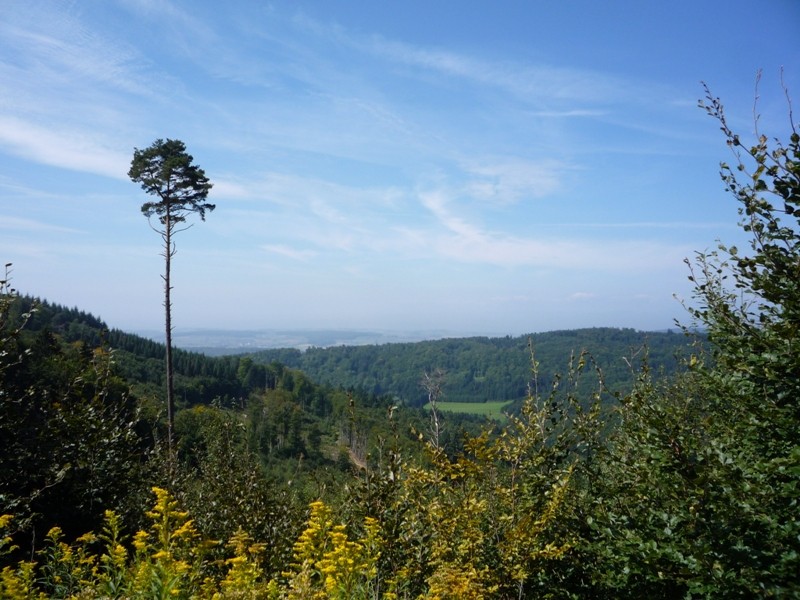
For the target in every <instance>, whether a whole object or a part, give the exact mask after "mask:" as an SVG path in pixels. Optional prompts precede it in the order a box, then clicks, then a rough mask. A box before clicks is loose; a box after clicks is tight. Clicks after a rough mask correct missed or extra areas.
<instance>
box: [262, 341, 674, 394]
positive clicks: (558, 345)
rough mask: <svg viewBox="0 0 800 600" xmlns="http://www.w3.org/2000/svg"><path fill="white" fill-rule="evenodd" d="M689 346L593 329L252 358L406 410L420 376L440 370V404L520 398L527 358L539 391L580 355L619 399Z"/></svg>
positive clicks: (669, 367)
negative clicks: (642, 375) (645, 370)
mask: <svg viewBox="0 0 800 600" xmlns="http://www.w3.org/2000/svg"><path fill="white" fill-rule="evenodd" d="M689 344H690V340H689V339H688V338H687V336H686V335H685V334H684V333H683V332H680V331H678V332H642V331H636V330H634V329H614V328H592V329H578V330H570V331H554V332H547V333H536V334H532V335H526V336H518V337H511V336H507V337H499V338H489V337H471V338H453V339H442V340H433V341H423V342H413V343H398V344H382V345H363V346H336V347H331V348H309V349H307V350H305V351H300V350H296V349H276V350H262V351H260V352H256V353H254V354H252V355H251V357H252V359H253V360H254V361H256V362H260V363H269V362H273V361H277V362H280V363H282V364H285V365H287V366H289V367H292V368H295V369H300V370H301V371H303V372H304V373H306V374H307V375H308V376H309V377H311V378H312V379H313V380H315V381H318V382H320V383H325V384H329V385H333V386H340V387H345V388H359V389H363V390H365V391H367V392H369V393H373V394H378V395H391V396H393V397H394V398H395V399H396V401H397V402H399V403H402V404H404V405H407V406H423V405H424V404H425V403H426V402H427V401H428V397H427V394H426V392H425V390H424V389H423V387H422V386H421V385H420V380H421V377H422V374H423V373H426V372H427V373H432V372H434V371H435V370H437V369H441V370H443V371H444V378H443V383H442V398H441V399H442V400H444V401H453V402H487V401H498V400H521V399H523V398H525V396H526V395H527V393H528V391H529V386H530V385H531V383H532V382H533V380H534V376H533V373H532V362H531V360H532V358H533V359H535V361H536V362H537V363H538V364H539V368H538V374H537V379H538V385H539V387H540V389H542V390H546V389H548V388H550V387H551V386H552V385H553V383H554V378H555V377H556V376H557V374H558V373H560V372H562V371H563V370H564V369H565V368H566V365H568V364H569V362H570V359H571V357H573V356H575V355H577V354H578V353H580V352H581V351H586V352H587V353H588V356H589V357H591V360H593V362H594V363H595V364H596V365H597V367H598V368H599V369H601V370H602V374H603V382H604V385H605V386H606V387H607V388H608V390H610V391H612V392H613V391H617V392H620V393H622V392H625V391H628V390H630V388H631V386H632V385H633V383H634V381H635V380H636V377H637V374H638V373H639V371H640V368H641V367H642V365H644V364H647V365H648V367H649V368H650V369H652V370H653V371H654V372H657V373H661V374H663V375H665V376H670V375H673V374H674V373H676V372H677V370H678V368H679V365H680V361H681V358H682V357H683V358H685V355H686V354H687V348H688V346H689ZM532 353H533V356H532ZM582 385H584V389H582V391H583V392H585V393H587V394H588V393H589V392H591V386H592V385H594V384H590V383H589V382H588V381H585V382H583V383H582Z"/></svg>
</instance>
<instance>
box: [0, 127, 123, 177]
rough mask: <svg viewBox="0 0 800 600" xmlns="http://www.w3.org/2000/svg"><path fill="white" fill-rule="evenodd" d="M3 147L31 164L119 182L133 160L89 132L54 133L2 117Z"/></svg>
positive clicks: (0, 142) (46, 128) (50, 130)
mask: <svg viewBox="0 0 800 600" xmlns="http://www.w3.org/2000/svg"><path fill="white" fill-rule="evenodd" d="M0 146H5V147H6V149H8V150H9V151H11V152H12V153H13V154H16V155H18V156H22V157H24V158H27V159H29V160H32V161H35V162H38V163H42V164H46V165H53V166H56V167H61V168H64V169H72V170H75V171H83V172H88V173H96V174H98V175H105V176H107V177H113V178H116V179H124V178H126V177H127V172H128V166H129V164H130V157H129V156H128V155H126V154H123V153H122V152H120V151H118V150H117V148H116V147H110V146H109V145H107V144H106V143H105V142H104V141H103V140H101V139H98V138H96V137H93V136H92V134H90V133H89V132H88V131H87V130H84V129H80V130H73V131H68V130H66V129H61V130H53V129H51V128H49V127H44V126H41V125H38V124H35V123H33V122H31V121H26V120H23V119H19V118H16V117H10V116H3V115H0Z"/></svg>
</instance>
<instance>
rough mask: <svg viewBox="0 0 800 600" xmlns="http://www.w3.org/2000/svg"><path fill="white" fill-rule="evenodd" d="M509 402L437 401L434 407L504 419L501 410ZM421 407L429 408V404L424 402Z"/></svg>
mask: <svg viewBox="0 0 800 600" xmlns="http://www.w3.org/2000/svg"><path fill="white" fill-rule="evenodd" d="M509 404H511V401H510V400H504V401H500V402H437V403H436V408H437V409H439V410H440V411H442V412H456V413H467V414H471V415H482V416H485V417H488V418H490V419H496V420H498V421H505V420H506V415H505V414H504V413H503V411H504V410H505V409H506V407H507V406H508V405H509ZM423 408H424V409H425V410H429V409H430V404H426V405H425V406H424V407H423Z"/></svg>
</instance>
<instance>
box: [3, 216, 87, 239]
mask: <svg viewBox="0 0 800 600" xmlns="http://www.w3.org/2000/svg"><path fill="white" fill-rule="evenodd" d="M0 229H5V230H8V231H14V232H16V233H24V232H29V233H33V232H35V233H47V232H50V233H56V232H57V233H79V234H80V233H85V232H83V231H81V230H79V229H73V228H71V227H61V226H60V225H53V224H51V223H44V222H42V221H36V220H33V219H25V218H20V217H10V216H8V215H0Z"/></svg>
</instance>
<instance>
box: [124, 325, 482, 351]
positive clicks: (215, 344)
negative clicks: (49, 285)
mask: <svg viewBox="0 0 800 600" xmlns="http://www.w3.org/2000/svg"><path fill="white" fill-rule="evenodd" d="M135 333H137V334H138V335H141V336H143V337H146V338H149V339H151V340H154V341H156V342H159V343H163V342H164V332H163V331H156V330H152V329H151V330H141V331H136V332H135ZM471 335H475V334H474V333H461V332H459V333H458V334H456V333H453V332H448V331H411V332H400V331H358V330H349V329H259V330H255V329H250V330H228V329H176V330H175V332H174V333H173V335H172V342H173V345H174V346H175V347H177V348H182V349H184V350H192V351H197V352H203V353H205V354H209V355H222V354H237V353H241V352H254V351H257V350H266V349H271V348H296V349H298V350H306V349H308V348H330V347H333V346H366V345H370V344H394V343H403V342H420V341H425V340H437V339H442V338H449V337H468V336H471ZM482 335H486V334H482Z"/></svg>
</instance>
